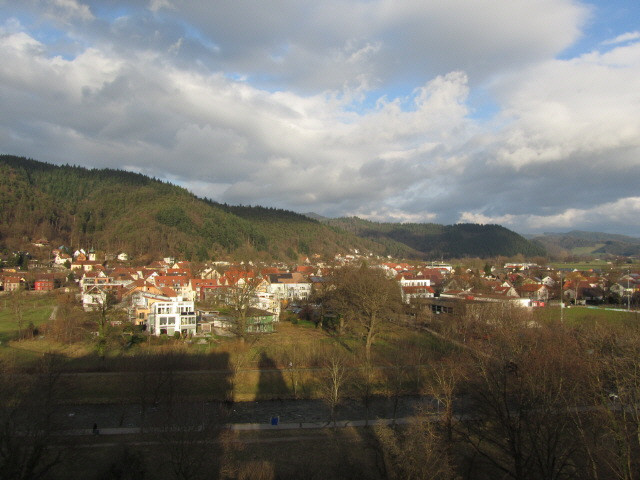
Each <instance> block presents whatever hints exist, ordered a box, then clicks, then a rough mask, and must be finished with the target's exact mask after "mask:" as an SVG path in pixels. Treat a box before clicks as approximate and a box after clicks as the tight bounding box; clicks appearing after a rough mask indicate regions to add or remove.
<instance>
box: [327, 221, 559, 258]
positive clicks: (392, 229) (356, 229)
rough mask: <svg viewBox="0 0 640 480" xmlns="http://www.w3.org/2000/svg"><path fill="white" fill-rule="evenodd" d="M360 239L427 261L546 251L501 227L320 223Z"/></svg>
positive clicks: (358, 222) (536, 253) (531, 254)
mask: <svg viewBox="0 0 640 480" xmlns="http://www.w3.org/2000/svg"><path fill="white" fill-rule="evenodd" d="M323 222H324V223H327V224H328V225H332V226H334V227H338V228H342V229H343V230H346V231H348V232H351V233H354V234H355V235H358V236H359V237H362V238H368V239H371V240H374V241H376V242H379V243H382V244H384V245H385V246H386V247H387V248H388V249H389V250H393V249H394V248H398V247H399V246H400V245H402V246H403V247H409V248H411V250H412V252H413V253H414V254H417V255H419V256H423V257H425V256H426V257H429V258H439V257H443V258H452V257H466V256H473V257H494V256H498V255H504V256H514V255H518V254H522V255H524V256H527V257H531V256H542V255H545V254H546V252H545V249H544V248H543V247H542V246H540V245H539V244H536V243H535V242H531V241H529V240H527V239H525V238H524V237H523V236H521V235H519V234H517V233H515V232H513V231H511V230H508V229H507V228H505V227H502V226H500V225H477V224H462V223H460V224H455V225H439V224H435V223H380V222H371V221H368V220H363V219H361V218H358V217H348V218H344V217H343V218H336V219H329V220H323Z"/></svg>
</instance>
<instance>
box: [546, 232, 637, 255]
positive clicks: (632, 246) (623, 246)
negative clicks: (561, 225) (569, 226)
mask: <svg viewBox="0 0 640 480" xmlns="http://www.w3.org/2000/svg"><path fill="white" fill-rule="evenodd" d="M534 240H535V241H537V242H539V243H540V244H542V245H544V246H545V248H547V250H549V251H553V252H554V253H556V254H562V253H564V254H565V255H569V254H574V255H593V256H599V255H620V256H625V257H630V256H634V255H640V238H636V237H629V236H626V235H616V234H610V233H602V232H583V231H579V230H573V231H571V232H567V233H546V232H545V233H544V234H543V235H538V236H536V237H534Z"/></svg>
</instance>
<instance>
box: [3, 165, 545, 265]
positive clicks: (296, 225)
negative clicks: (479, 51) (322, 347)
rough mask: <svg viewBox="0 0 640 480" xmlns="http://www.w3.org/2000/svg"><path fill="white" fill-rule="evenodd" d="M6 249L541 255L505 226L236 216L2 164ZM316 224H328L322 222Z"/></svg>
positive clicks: (131, 185) (203, 255)
mask: <svg viewBox="0 0 640 480" xmlns="http://www.w3.org/2000/svg"><path fill="white" fill-rule="evenodd" d="M0 204H1V205H2V209H1V210H0V249H2V250H7V249H12V250H13V249H19V248H22V247H25V246H26V245H28V244H29V243H31V242H33V241H35V240H37V239H39V238H42V237H44V238H47V239H48V240H49V241H51V242H52V243H53V244H56V245H61V244H64V245H69V246H72V247H77V246H84V247H94V248H96V249H98V250H102V251H106V252H112V253H114V252H127V253H128V254H129V255H132V256H133V257H138V258H141V257H148V258H157V257H159V256H162V255H175V256H180V257H183V258H187V259H192V260H207V259H215V258H227V257H231V258H237V259H265V260H270V259H276V260H291V261H296V260H298V259H299V256H301V255H311V254H315V253H317V254H320V255H321V256H323V257H326V258H328V257H332V256H333V255H335V254H336V253H339V252H342V253H344V252H347V251H349V250H351V249H358V250H360V251H361V252H365V253H366V252H372V253H375V254H380V255H392V256H394V257H399V258H414V259H423V258H427V257H428V258H440V257H443V258H451V257H463V256H480V257H484V256H495V255H505V256H512V255H516V254H519V253H521V254H524V255H526V256H532V255H542V254H544V251H543V250H542V249H541V248H540V247H539V246H537V245H535V244H533V243H531V242H528V241H526V240H525V239H524V238H522V237H520V236H519V235H517V234H516V233H514V232H512V231H510V230H507V229H506V228H503V227H500V226H498V225H486V226H483V225H451V226H443V225H436V224H384V223H374V222H368V221H365V220H361V219H358V218H355V217H354V218H348V219H334V220H330V219H322V221H319V220H318V219H314V218H310V217H309V216H306V215H301V214H298V213H294V212H291V211H286V210H280V209H273V208H264V207H253V206H252V207H249V206H230V205H224V204H220V203H217V202H214V201H211V200H208V199H202V198H198V197H196V196H195V195H193V194H192V193H190V192H189V191H187V190H185V189H184V188H181V187H177V186H175V185H171V184H168V183H164V182H162V181H159V180H156V179H152V178H149V177H146V176H144V175H141V174H137V173H131V172H125V171H120V170H110V169H86V168H82V167H77V166H69V165H65V166H57V165H51V164H47V163H43V162H38V161H35V160H30V159H26V158H21V157H15V156H9V155H0ZM318 218H322V217H319V216H318Z"/></svg>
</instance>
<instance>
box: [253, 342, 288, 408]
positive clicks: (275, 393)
mask: <svg viewBox="0 0 640 480" xmlns="http://www.w3.org/2000/svg"><path fill="white" fill-rule="evenodd" d="M258 368H259V369H260V378H259V379H258V388H257V391H256V396H255V399H256V400H263V401H264V400H280V399H283V398H286V397H288V396H289V395H290V391H289V387H288V386H287V383H286V382H285V379H284V375H283V373H282V370H281V369H280V368H278V365H277V364H276V362H275V361H274V360H273V359H272V358H270V357H269V356H268V355H267V354H266V353H265V352H262V353H261V354H260V360H258Z"/></svg>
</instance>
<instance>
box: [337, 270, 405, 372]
mask: <svg viewBox="0 0 640 480" xmlns="http://www.w3.org/2000/svg"><path fill="white" fill-rule="evenodd" d="M332 284H333V286H334V287H335V288H334V289H333V290H331V291H330V300H329V304H330V306H331V307H332V308H333V310H334V311H335V312H336V313H338V314H339V315H340V319H341V320H340V321H341V322H342V321H343V320H346V321H347V322H350V323H352V324H353V325H354V326H355V327H357V328H359V329H360V330H361V332H362V335H363V338H364V344H365V356H366V357H367V360H368V361H371V345H372V344H373V342H374V340H375V337H376V335H377V334H378V333H379V332H380V330H381V328H382V327H383V326H384V324H385V323H386V322H389V320H390V319H392V318H393V317H394V316H395V315H396V314H397V312H398V311H399V309H400V306H401V305H402V300H401V296H400V287H399V286H398V284H397V283H396V282H395V281H394V280H392V279H389V278H387V276H386V274H385V273H384V272H383V271H382V270H381V269H379V268H370V267H367V266H366V265H362V266H361V267H359V268H352V267H345V268H342V269H340V270H337V271H336V272H335V273H334V276H333V279H332ZM342 328H343V326H342V324H341V325H340V330H342ZM340 333H341V332H340Z"/></svg>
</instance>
